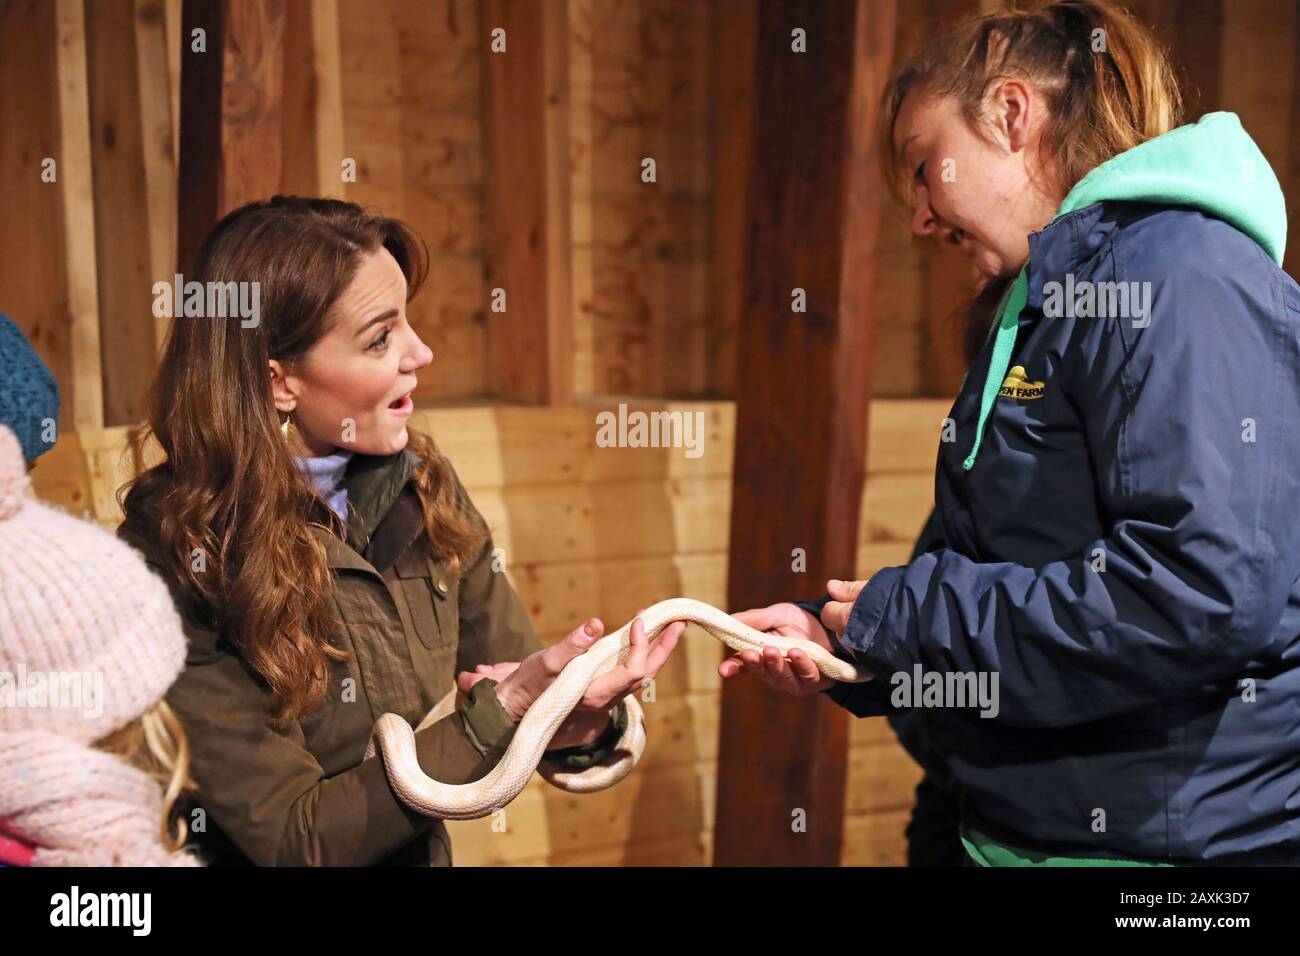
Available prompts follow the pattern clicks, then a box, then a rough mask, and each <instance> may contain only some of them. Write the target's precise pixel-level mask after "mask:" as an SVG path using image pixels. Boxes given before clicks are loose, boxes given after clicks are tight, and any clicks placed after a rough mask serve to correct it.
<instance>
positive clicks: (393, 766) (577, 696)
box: [366, 598, 870, 820]
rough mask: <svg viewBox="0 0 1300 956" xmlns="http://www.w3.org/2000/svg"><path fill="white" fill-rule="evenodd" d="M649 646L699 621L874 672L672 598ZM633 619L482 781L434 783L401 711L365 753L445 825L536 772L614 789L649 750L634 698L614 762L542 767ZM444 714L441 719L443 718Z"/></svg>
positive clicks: (567, 677)
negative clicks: (676, 626) (680, 625)
mask: <svg viewBox="0 0 1300 956" xmlns="http://www.w3.org/2000/svg"><path fill="white" fill-rule="evenodd" d="M640 617H641V621H642V623H643V625H644V627H645V635H646V639H647V641H653V640H654V639H655V638H656V637H658V635H659V632H660V631H662V630H663V629H664V628H665V627H666V626H668V625H669V624H671V623H672V622H673V621H690V622H691V623H694V624H698V625H699V626H700V627H702V628H703V629H704V630H706V631H708V632H709V633H710V634H712V635H713V636H714V637H716V638H717V639H718V640H720V641H722V643H724V644H726V645H727V646H728V647H729V648H731V649H732V650H733V651H743V650H756V651H761V650H762V649H763V648H764V647H775V648H777V649H778V650H780V651H782V652H788V651H790V650H791V649H792V648H796V647H797V648H799V649H800V650H802V651H803V652H804V653H806V654H807V655H808V656H809V657H810V658H811V659H812V660H813V662H814V663H815V664H816V665H817V668H818V670H820V671H821V672H822V674H823V675H825V676H827V677H830V678H833V679H835V680H837V681H843V682H845V683H858V682H861V681H864V680H867V679H869V677H870V675H869V674H868V673H867V672H866V671H865V670H862V669H860V668H858V667H856V666H854V665H853V664H851V663H849V662H848V661H844V660H841V659H840V658H838V657H836V656H835V655H833V654H832V653H830V651H828V650H826V649H825V648H824V647H821V646H820V645H818V644H814V643H813V642H812V641H806V640H803V639H802V638H794V637H781V636H779V635H776V634H765V633H764V632H762V631H756V630H754V628H752V627H748V626H747V625H745V624H742V623H741V622H740V621H738V620H736V619H735V618H734V617H732V616H731V615H729V614H727V613H725V612H723V611H719V610H718V609H717V608H715V607H712V606H711V605H708V604H705V603H704V602H702V601H692V600H690V599H688V598H674V599H672V600H669V601H660V602H659V603H658V604H655V605H652V606H651V607H649V608H646V610H645V611H643V612H642V613H641V615H640ZM631 644H632V622H630V621H629V622H628V623H627V624H625V625H623V626H622V627H621V628H619V629H618V630H617V631H615V632H613V633H612V634H607V635H606V636H604V637H602V638H601V639H600V640H598V641H597V642H596V643H595V644H593V645H591V647H590V648H588V649H587V651H586V652H585V653H583V654H579V655H578V656H577V657H575V658H574V659H573V660H571V661H569V663H568V664H567V665H565V668H564V670H562V671H561V672H560V674H559V676H558V677H556V679H555V681H554V682H553V683H552V684H551V686H550V687H548V688H547V689H546V690H545V691H544V692H543V693H542V694H541V696H539V697H538V698H537V699H536V700H535V701H533V705H532V706H531V707H530V708H528V712H527V713H526V714H524V716H523V719H521V720H520V721H519V726H518V727H517V728H516V729H515V735H514V739H513V740H511V742H510V746H509V748H508V749H507V750H506V753H505V755H504V756H503V757H502V758H501V760H500V762H498V763H497V765H496V766H495V767H494V768H493V769H492V770H491V771H490V772H489V773H488V774H487V775H486V776H484V777H482V778H481V779H479V780H476V781H474V782H472V783H466V784H462V785H459V786H457V785H453V784H447V783H440V782H439V781H437V780H434V779H432V778H431V777H429V776H428V775H427V774H425V773H424V771H423V770H421V769H420V764H419V762H418V761H417V760H416V754H415V732H414V731H413V730H412V729H411V725H410V724H408V723H407V722H406V721H405V720H403V719H402V718H401V717H399V716H398V715H396V714H384V715H383V716H382V717H380V718H379V719H378V720H377V721H375V726H374V729H373V731H372V732H371V737H370V744H369V746H368V747H367V749H366V756H367V757H370V756H373V754H374V753H375V751H376V749H378V751H379V752H380V753H381V754H382V755H383V761H384V770H385V772H386V773H387V775H388V782H389V784H390V785H391V786H392V788H393V790H394V791H395V792H396V793H397V795H398V796H399V797H400V798H401V800H402V802H403V803H405V804H406V805H407V806H409V807H410V808H411V809H413V810H416V811H418V812H420V813H423V814H425V815H426V816H430V817H439V818H442V819H446V820H472V819H475V818H477V817H485V816H487V815H489V814H491V813H493V812H494V811H496V810H499V809H500V808H502V807H504V806H505V805H506V804H508V803H509V802H510V801H511V800H513V799H514V798H515V797H517V796H518V795H519V792H520V791H521V790H523V789H524V786H525V785H526V784H527V783H528V780H529V778H530V777H532V775H533V771H534V770H537V771H538V772H540V773H541V775H542V777H543V778H544V779H545V780H546V781H547V782H549V783H551V784H553V785H555V786H557V787H559V788H560V789H562V790H567V791H569V792H571V793H591V792H592V791H595V790H603V789H605V788H606V787H610V786H613V785H614V784H615V783H617V782H618V781H619V780H622V779H623V778H624V777H625V776H627V774H628V773H629V772H630V771H631V770H632V768H633V767H634V766H636V763H637V761H638V760H640V759H641V753H642V751H643V750H644V749H645V739H646V737H645V714H644V712H643V711H642V710H641V705H640V704H639V703H638V702H637V700H636V695H635V693H633V694H628V695H627V696H626V697H625V698H624V700H625V701H626V703H627V707H628V721H627V729H626V730H625V731H624V733H623V736H622V737H621V738H619V741H618V745H617V747H616V749H615V751H614V754H612V755H611V756H610V757H609V758H607V759H606V760H605V761H604V762H602V763H601V764H598V765H597V766H594V767H589V768H588V769H586V770H583V771H563V770H559V769H557V768H555V767H554V766H553V765H548V764H546V763H545V762H543V760H542V757H543V754H544V753H545V751H546V748H547V746H548V745H549V744H550V742H551V738H552V737H554V736H555V733H556V731H557V730H558V729H559V727H560V725H561V724H562V723H564V720H565V718H567V717H568V716H569V713H570V711H572V710H573V708H574V707H575V706H576V705H577V703H578V702H579V701H580V700H582V695H583V694H584V693H585V692H586V690H587V687H588V686H589V685H590V684H591V683H592V681H594V680H595V679H596V678H598V677H600V676H601V675H603V674H607V673H609V672H610V671H611V670H613V669H614V668H615V667H617V666H618V665H619V664H622V663H623V662H624V661H626V660H627V658H628V655H629V654H630V653H631ZM447 702H448V701H447V700H446V699H445V700H444V702H443V703H441V704H440V705H439V706H438V707H436V708H434V710H433V711H432V712H430V714H429V715H428V716H427V717H425V719H424V720H423V721H421V722H420V728H421V729H422V728H424V727H426V726H428V725H429V724H430V723H433V722H434V721H435V720H436V719H439V716H441V715H442V714H445V713H446V712H447V710H448V708H447V707H446V703H447ZM440 712H441V714H440Z"/></svg>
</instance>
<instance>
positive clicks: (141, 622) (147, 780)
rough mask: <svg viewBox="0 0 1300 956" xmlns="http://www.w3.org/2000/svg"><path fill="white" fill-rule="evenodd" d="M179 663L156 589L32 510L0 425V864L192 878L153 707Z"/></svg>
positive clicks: (176, 772)
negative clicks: (134, 869)
mask: <svg viewBox="0 0 1300 956" xmlns="http://www.w3.org/2000/svg"><path fill="white" fill-rule="evenodd" d="M184 662H185V635H184V633H183V631H182V629H181V622H180V618H179V616H178V615H177V613H176V610H175V608H174V607H173V605H172V601H171V597H170V595H169V594H168V592H167V588H166V585H164V584H163V583H162V581H161V580H159V579H158V578H157V577H155V576H154V575H153V574H152V573H151V572H150V571H149V569H148V567H147V566H146V565H145V563H144V562H143V561H142V560H141V559H140V557H139V556H138V555H137V554H136V553H135V552H134V551H133V550H131V549H130V548H129V547H128V546H127V545H125V544H123V543H122V542H121V541H119V540H118V539H117V538H115V537H113V536H112V535H111V534H108V533H107V532H105V531H103V530H102V529H100V528H99V527H97V526H96V525H93V524H91V523H89V522H86V521H82V520H80V519H78V518H74V517H72V516H71V515H69V514H67V513H65V512H63V511H60V510H58V509H56V508H52V507H49V506H47V505H44V504H42V503H41V502H40V501H38V500H37V499H36V497H35V495H34V494H33V492H32V489H31V485H30V482H29V480H28V478H27V466H26V462H25V460H24V456H23V452H22V448H21V446H20V444H19V442H18V439H17V437H16V436H15V435H14V433H13V432H12V431H11V430H10V429H9V428H8V427H6V426H4V425H0V864H5V863H7V864H9V865H32V866H155V865H156V866H194V865H198V861H197V860H196V859H195V858H194V857H193V855H192V854H190V853H188V852H186V851H184V850H183V849H181V847H182V845H183V844H184V840H185V832H186V828H185V824H184V821H182V820H176V819H173V813H172V808H173V806H174V805H175V803H176V798H177V797H178V796H179V795H180V793H181V792H182V791H183V790H184V789H185V788H186V787H187V786H188V785H189V784H188V779H187V778H188V763H189V760H188V745H187V743H186V740H185V736H184V732H183V731H182V730H181V727H180V724H179V723H178V722H177V721H176V718H175V717H174V716H173V715H172V714H171V712H170V710H169V709H168V707H167V705H166V704H165V703H164V702H163V701H162V696H163V693H164V692H165V691H166V690H167V688H168V687H170V686H171V684H172V682H173V681H174V680H175V679H176V676H177V675H178V674H179V673H180V671H181V667H182V666H183V664H184Z"/></svg>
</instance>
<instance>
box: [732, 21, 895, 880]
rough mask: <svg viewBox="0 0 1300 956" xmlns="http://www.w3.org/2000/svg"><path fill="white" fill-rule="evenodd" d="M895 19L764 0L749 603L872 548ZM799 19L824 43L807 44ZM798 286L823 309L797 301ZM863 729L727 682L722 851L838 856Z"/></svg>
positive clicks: (741, 553)
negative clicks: (868, 485)
mask: <svg viewBox="0 0 1300 956" xmlns="http://www.w3.org/2000/svg"><path fill="white" fill-rule="evenodd" d="M894 25H895V4H894V2H893V0H760V4H759V18H758V53H757V57H756V61H755V85H756V90H757V95H756V97H755V116H756V117H757V123H756V126H755V130H754V149H753V151H752V154H751V158H750V173H749V175H750V184H749V200H748V203H747V206H748V235H749V244H748V251H747V256H746V280H745V285H746V295H745V315H744V322H743V324H742V325H741V327H740V332H739V337H738V338H739V341H738V347H739V353H740V360H739V366H738V371H739V374H738V378H737V389H736V392H737V403H736V448H735V464H734V472H733V482H734V488H733V493H732V504H731V536H730V550H729V557H728V585H727V599H728V605H729V606H730V607H732V608H746V607H757V606H762V605H765V604H769V603H771V602H773V601H775V600H782V599H788V598H790V597H794V596H798V595H812V594H820V593H821V592H822V587H823V584H824V582H825V580H826V579H827V578H828V577H831V576H835V575H839V576H841V577H848V576H851V574H852V569H853V567H854V564H855V560H856V557H857V536H858V512H859V508H860V503H861V496H862V483H863V480H864V477H865V462H866V427H867V409H868V403H869V396H870V394H871V391H870V377H871V375H870V370H871V324H872V323H871V318H872V317H871V287H872V282H873V273H874V268H875V243H876V233H877V229H878V225H879V214H880V195H881V179H880V170H879V168H878V164H877V161H876V159H875V155H876V154H875V143H874V135H875V130H874V119H875V114H876V110H877V108H878V102H879V96H880V92H881V89H882V87H883V84H884V81H885V77H886V75H887V71H888V69H889V66H890V57H891V52H892V49H893V38H894ZM795 28H802V29H803V30H805V31H806V35H807V44H808V52H807V53H795V52H792V51H791V31H792V30H794V29H795ZM796 288H800V289H804V290H805V291H806V295H807V311H806V312H803V313H796V312H793V311H792V308H791V303H792V298H791V293H792V291H793V290H794V289H796ZM796 549H799V550H800V551H801V552H802V554H803V555H804V556H805V559H806V562H807V564H806V571H803V572H802V573H801V572H800V571H798V570H796V567H797V565H796V564H795V560H794V556H795V554H796ZM847 746H848V728H847V723H846V712H845V711H843V710H841V709H840V708H838V707H837V706H836V705H834V704H833V703H831V702H830V701H829V700H826V699H824V698H822V697H816V698H812V699H798V700H796V699H792V698H787V697H783V696H781V695H779V694H776V693H773V692H771V691H770V690H768V689H766V687H765V686H763V685H761V684H759V683H758V682H756V681H743V680H742V681H728V682H727V683H726V684H725V685H724V688H723V695H722V727H721V734H720V740H719V753H718V789H717V813H716V819H717V829H716V832H715V840H714V862H715V863H717V864H720V865H735V864H785V865H810V864H821V865H825V864H831V865H834V864H836V863H838V862H839V859H840V843H841V836H842V832H843V825H844V785H845V773H846V771H845V764H846V753H847ZM798 811H803V814H802V817H803V820H804V826H805V828H806V829H804V830H803V831H800V830H798V828H796V827H795V825H794V824H795V822H796V819H797V818H796V814H797V812H798Z"/></svg>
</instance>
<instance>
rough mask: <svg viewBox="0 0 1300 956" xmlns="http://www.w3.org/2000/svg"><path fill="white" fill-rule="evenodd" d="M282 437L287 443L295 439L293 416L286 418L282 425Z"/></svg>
mask: <svg viewBox="0 0 1300 956" xmlns="http://www.w3.org/2000/svg"><path fill="white" fill-rule="evenodd" d="M280 436H281V437H282V438H283V439H284V440H285V442H286V443H288V442H289V441H291V440H292V439H293V415H288V416H286V418H285V420H284V421H282V422H281V423H280Z"/></svg>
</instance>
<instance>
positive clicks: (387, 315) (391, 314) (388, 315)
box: [353, 309, 397, 338]
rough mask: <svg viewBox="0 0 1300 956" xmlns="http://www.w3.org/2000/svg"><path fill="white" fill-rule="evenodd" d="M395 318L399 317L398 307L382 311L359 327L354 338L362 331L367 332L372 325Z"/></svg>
mask: <svg viewBox="0 0 1300 956" xmlns="http://www.w3.org/2000/svg"><path fill="white" fill-rule="evenodd" d="M395 318H397V310H396V309H389V310H388V311H387V312H382V313H380V314H379V315H377V316H375V317H374V318H373V319H371V320H370V321H369V322H367V323H366V324H365V325H363V326H361V328H359V329H357V331H356V335H354V336H353V338H356V337H357V336H360V335H361V333H363V332H365V330H366V329H368V328H370V327H371V326H372V325H377V324H378V323H380V322H387V321H388V320H389V319H395Z"/></svg>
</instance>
